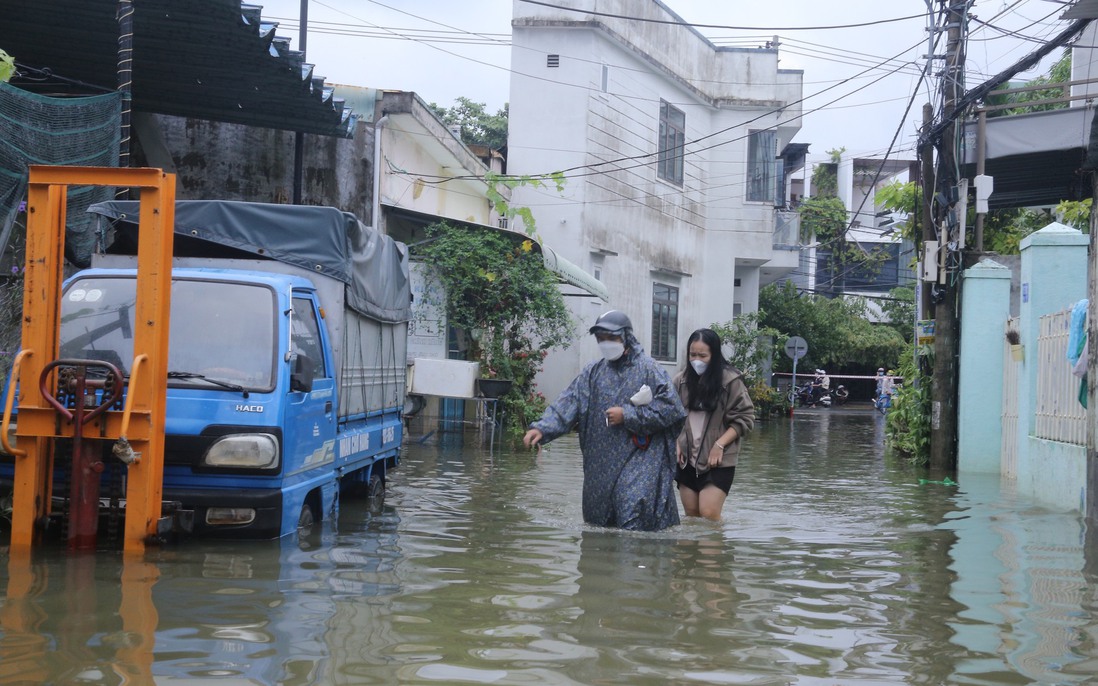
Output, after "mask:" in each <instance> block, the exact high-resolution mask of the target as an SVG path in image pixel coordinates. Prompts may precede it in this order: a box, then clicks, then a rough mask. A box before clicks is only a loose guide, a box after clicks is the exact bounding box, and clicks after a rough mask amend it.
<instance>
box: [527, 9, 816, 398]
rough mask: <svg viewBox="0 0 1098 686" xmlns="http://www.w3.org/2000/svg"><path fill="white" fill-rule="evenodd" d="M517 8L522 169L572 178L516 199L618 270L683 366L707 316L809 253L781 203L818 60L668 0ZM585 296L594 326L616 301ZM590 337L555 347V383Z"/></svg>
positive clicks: (585, 258) (544, 236)
mask: <svg viewBox="0 0 1098 686" xmlns="http://www.w3.org/2000/svg"><path fill="white" fill-rule="evenodd" d="M563 6H567V7H569V8H573V9H564V8H563ZM513 12H514V14H513V20H512V49H511V70H512V73H511V100H510V125H509V126H510V133H509V138H508V173H510V174H513V175H537V174H542V173H546V172H552V171H558V170H563V171H564V172H565V173H566V176H567V181H566V183H565V187H564V190H563V192H559V193H558V192H557V190H556V189H555V188H554V187H552V184H549V187H546V188H534V187H530V186H520V187H519V188H516V189H515V192H514V195H513V198H512V200H513V202H514V204H516V205H520V206H526V207H530V208H531V209H532V210H533V214H534V217H535V219H536V222H537V226H536V230H537V233H538V235H539V236H540V239H541V240H542V242H543V243H544V244H545V245H547V246H551V248H552V249H553V250H555V251H557V252H558V253H559V254H561V255H562V256H564V257H565V258H567V259H568V260H570V261H571V262H574V263H575V264H577V265H578V266H580V267H581V268H583V269H584V270H585V271H587V272H589V273H591V274H593V275H595V276H596V277H597V278H599V279H601V280H602V281H603V282H604V283H605V284H606V288H607V290H608V292H609V294H610V305H609V307H612V308H615V309H620V310H622V311H624V312H625V313H627V314H628V315H629V316H630V317H631V319H632V321H633V325H634V329H635V332H636V334H637V337H638V338H639V339H640V340H641V342H642V343H643V344H644V346H645V348H646V349H647V350H648V352H649V353H651V354H652V355H653V356H654V357H655V358H656V359H658V360H660V361H662V362H665V363H666V364H667V366H668V368H669V370H673V369H674V368H677V367H681V366H682V364H683V356H684V354H685V353H684V351H685V341H686V338H687V336H689V334H690V333H691V332H692V331H693V330H694V329H696V328H699V327H703V326H709V325H710V324H712V323H715V322H728V321H730V320H732V319H733V317H734V316H735V315H736V314H737V313H739V312H751V311H754V310H755V309H757V303H758V290H759V286H760V283H766V282H769V281H773V280H776V279H778V278H781V277H783V276H785V275H786V274H788V273H789V272H791V271H793V270H794V269H796V268H797V264H798V258H799V253H798V251H797V250H795V249H793V250H790V249H788V248H789V247H790V246H789V245H788V240H786V239H784V238H782V239H776V236H775V226H776V224H775V211H776V210H775V205H780V204H782V201H781V199H783V198H784V197H785V189H784V188H783V179H784V177H785V174H784V173H783V169H782V164H781V161H780V157H779V153H780V152H781V151H782V150H783V149H784V148H785V146H786V145H787V144H788V143H789V142H790V140H791V139H792V137H793V135H794V134H795V133H796V132H797V130H798V129H799V128H800V116H801V114H802V112H801V106H800V100H801V97H802V72H801V71H799V70H787V69H780V68H779V67H778V57H779V55H778V50H777V49H776V48H772V47H769V46H760V47H759V48H755V49H743V48H723V47H716V46H715V45H713V43H711V42H710V41H709V40H707V39H706V38H705V37H704V36H703V35H702V34H701V33H699V32H698V31H697V30H696V29H694V28H692V27H690V26H687V25H685V23H684V21H683V20H682V19H681V18H680V17H679V16H678V15H677V14H675V12H674V11H672V9H671V8H669V7H668V6H667V5H665V4H664V3H662V2H658V1H657V0H598V1H597V2H596V1H595V0H568V1H567V2H560V3H554V5H553V6H545V5H541V4H533V3H527V2H521V0H516V2H515V3H514V9H513ZM779 244H780V245H779ZM776 245H778V246H779V247H775V246H776ZM570 304H571V306H572V309H573V311H574V313H575V316H576V319H577V322H578V323H579V324H580V328H579V331H580V332H582V333H584V334H585V332H586V328H587V327H588V326H589V325H590V324H591V323H592V322H593V321H594V320H595V318H596V317H597V316H598V314H600V313H601V312H602V311H604V310H606V309H608V306H607V305H606V303H601V302H597V301H594V299H590V298H573V299H571V301H570ZM578 338H579V339H580V340H579V341H578V342H577V345H574V346H572V347H571V348H570V349H569V350H567V351H564V352H561V353H554V354H553V355H551V356H550V357H549V358H548V359H547V363H546V370H545V372H544V373H543V374H542V375H541V378H540V379H539V385H540V386H541V388H542V390H543V391H545V392H546V394H547V395H548V396H549V397H550V398H553V397H555V395H556V394H557V393H559V391H560V390H562V389H563V388H564V386H565V385H566V384H567V383H568V381H569V380H570V379H571V378H572V376H573V375H574V374H575V372H576V371H578V369H579V368H580V367H581V366H582V365H583V364H584V363H585V362H587V361H588V360H591V359H593V358H594V357H595V356H596V355H597V348H596V346H595V345H594V343H593V341H592V340H591V337H589V336H586V335H581V336H579V337H578Z"/></svg>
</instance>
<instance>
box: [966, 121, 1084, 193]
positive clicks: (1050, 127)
mask: <svg viewBox="0 0 1098 686" xmlns="http://www.w3.org/2000/svg"><path fill="white" fill-rule="evenodd" d="M1093 117H1094V110H1093V109H1091V108H1090V107H1069V108H1064V109H1059V110H1049V111H1046V112H1031V113H1029V114H1017V115H1012V116H1006V117H991V118H989V119H988V120H987V136H986V143H985V146H984V150H985V155H986V157H985V171H984V173H985V174H987V175H989V176H992V177H994V179H995V190H994V191H993V192H992V193H991V198H990V199H989V201H988V206H989V207H990V208H991V209H993V210H996V209H1002V208H1009V207H1027V206H1032V205H1055V204H1056V203H1058V202H1060V201H1061V200H1082V199H1083V198H1088V197H1090V181H1088V180H1087V179H1086V178H1085V177H1084V176H1083V174H1082V173H1081V169H1082V166H1083V162H1084V160H1085V159H1086V149H1087V142H1088V141H1089V139H1090V125H1091V120H1092V119H1093ZM964 143H965V145H964V152H965V155H964V159H963V160H962V161H961V164H962V166H961V175H962V176H965V177H967V178H969V179H971V178H973V176H975V174H976V152H977V151H976V122H975V121H966V122H965V123H964Z"/></svg>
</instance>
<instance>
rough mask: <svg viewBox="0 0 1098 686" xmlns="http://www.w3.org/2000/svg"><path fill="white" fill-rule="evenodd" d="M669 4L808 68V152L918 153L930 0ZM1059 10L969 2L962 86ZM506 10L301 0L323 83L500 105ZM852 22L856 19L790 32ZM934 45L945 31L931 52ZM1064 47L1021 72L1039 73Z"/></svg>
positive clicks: (1050, 0) (717, 37) (721, 33)
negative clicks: (776, 45) (775, 44)
mask: <svg viewBox="0 0 1098 686" xmlns="http://www.w3.org/2000/svg"><path fill="white" fill-rule="evenodd" d="M258 1H259V2H260V3H261V4H262V5H263V15H264V17H265V18H266V19H275V20H278V21H280V24H281V26H280V30H279V32H278V33H279V34H280V35H285V36H288V37H292V38H293V42H292V46H293V47H295V48H296V47H298V45H299V43H298V40H297V36H298V23H297V17H298V16H299V11H300V5H301V3H300V0H266V1H264V0H258ZM636 1H637V2H641V1H643V0H636ZM664 4H665V5H667V6H668V7H670V8H671V9H672V10H673V11H675V12H676V13H678V14H679V16H681V17H682V18H683V19H684V20H686V21H687V22H690V23H693V24H710V25H719V26H729V27H731V26H736V27H749V28H745V29H742V30H740V29H732V28H710V27H698V30H699V31H700V32H701V33H703V34H704V35H705V36H707V37H708V38H709V39H710V40H712V41H713V42H714V43H715V44H717V45H735V46H741V47H755V46H758V45H761V44H762V43H764V42H765V41H767V40H770V39H772V37H773V36H774V35H777V36H778V37H779V42H780V44H781V47H780V52H779V56H780V66H781V67H782V68H786V69H802V70H804V95H805V97H806V98H807V99H806V101H805V103H804V111H805V117H804V121H803V123H802V128H801V131H800V132H799V133H798V134H797V136H796V137H795V138H794V141H796V142H802V143H809V144H810V145H811V147H810V150H809V160H810V161H819V160H822V159H824V158H826V156H827V155H826V152H827V151H828V150H830V149H837V148H841V147H842V148H846V153H845V156H848V157H849V156H857V157H870V156H873V157H879V156H882V155H883V154H884V152H885V151H886V150H887V149H888V147H889V144H890V142H891V140H892V138H893V135H894V134H895V133H896V131H897V130H899V131H900V137H899V139H898V142H897V147H896V148H895V150H894V152H893V153H892V155H891V157H893V158H897V157H899V158H907V159H913V158H914V152H913V142H914V139H915V126H916V122H917V121H918V119H919V118H921V108H922V105H923V103H925V102H928V101H929V99H930V97H931V89H932V88H936V82H935V83H934V84H930V85H929V86H928V85H927V84H926V83H923V84H922V85H921V86H920V85H919V83H920V78H919V77H920V72H921V70H922V69H924V67H925V64H926V60H925V57H924V56H925V55H926V54H927V30H926V18H925V14H926V11H927V7H926V2H925V0H889V2H881V1H880V0H846V1H845V2H835V1H833V0H831V1H828V0H773V1H770V2H766V1H764V2H749V1H748V0H664ZM933 4H934V6H935V8H936V7H937V6H938V2H937V0H934V2H933ZM1063 8H1064V4H1063V2H1057V1H1055V0H977V2H975V5H974V7H973V10H972V13H973V14H974V15H975V17H976V19H978V20H980V21H982V22H986V23H987V24H991V25H992V26H993V27H995V28H992V27H989V26H986V25H983V24H981V23H979V21H973V22H971V26H972V31H971V34H970V42H969V49H968V64H967V84H966V85H967V87H968V88H971V87H973V86H975V85H978V84H979V83H981V82H982V81H984V80H985V79H986V78H987V77H988V76H989V75H993V74H997V73H999V72H1000V71H1002V70H1004V69H1006V68H1007V67H1009V66H1010V65H1011V64H1013V63H1014V62H1016V61H1017V60H1018V59H1020V58H1021V57H1023V56H1024V55H1026V54H1027V53H1029V52H1031V51H1032V50H1034V49H1036V48H1037V47H1039V45H1040V44H1041V43H1042V42H1045V41H1046V40H1047V39H1048V38H1049V37H1050V36H1053V35H1055V34H1057V33H1058V32H1059V31H1061V30H1062V29H1063V28H1064V27H1065V26H1066V25H1067V23H1066V22H1063V21H1060V20H1059V19H1058V17H1059V16H1060V14H1062V12H1063ZM511 11H512V1H511V0H378V1H375V0H323V1H321V0H310V2H309V26H310V31H309V36H308V42H307V45H306V48H307V53H308V61H310V62H312V63H314V64H315V65H316V73H317V74H318V75H321V76H324V77H326V78H327V80H328V82H329V83H340V84H349V85H356V86H368V87H375V88H392V89H398V90H405V91H415V92H416V93H418V94H419V95H420V97H422V98H423V99H424V100H426V101H427V102H435V103H438V104H440V105H443V106H449V105H451V104H453V102H454V100H455V99H456V98H457V97H459V96H465V97H468V98H470V99H472V100H474V101H476V102H482V103H485V104H486V105H487V106H488V109H489V110H490V111H491V112H495V111H496V110H498V109H500V108H502V107H503V105H504V103H506V102H507V101H508V86H509V80H510V79H509V72H508V68H509V66H510V50H511V47H510V26H511ZM904 17H911V18H908V19H903V18H904ZM890 20H891V21H890ZM850 24H861V26H852V27H849V28H813V29H807V30H799V29H801V28H802V27H835V26H840V25H850ZM1011 34H1013V35H1011ZM943 49H944V39H943V42H942V45H941V46H940V47H939V49H938V53H941V52H943ZM1060 54H1061V52H1060V51H1059V50H1057V51H1055V52H1054V53H1053V54H1052V56H1051V57H1049V58H1046V59H1045V60H1044V62H1043V63H1042V64H1041V66H1040V67H1039V68H1037V69H1035V70H1033V71H1030V72H1027V73H1024V74H1020V75H1019V76H1018V77H1017V78H1018V79H1019V80H1024V79H1030V78H1034V77H1036V76H1040V75H1042V74H1044V73H1045V72H1047V69H1048V66H1049V65H1050V64H1051V62H1052V61H1054V58H1056V57H1058V56H1059V55H1060ZM890 58H891V60H892V61H887V62H886V60H889V59H890ZM882 63H884V66H880V65H881V64H882ZM938 64H939V65H940V62H939V63H938ZM867 70H868V71H867ZM848 79H849V81H847V80H848ZM844 81H845V82H844ZM917 87H918V88H919V95H918V96H917V97H916V98H915V101H914V104H913V106H912V108H911V113H910V114H909V116H908V119H907V121H904V119H903V115H904V110H905V108H906V107H907V105H908V101H909V99H910V98H911V96H912V93H913V91H914V90H915V89H916V88H917ZM816 108H821V109H816Z"/></svg>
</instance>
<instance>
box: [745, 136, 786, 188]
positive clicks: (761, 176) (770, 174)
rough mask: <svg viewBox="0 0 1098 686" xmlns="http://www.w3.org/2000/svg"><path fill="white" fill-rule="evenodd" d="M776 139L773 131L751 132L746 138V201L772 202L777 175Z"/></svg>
mask: <svg viewBox="0 0 1098 686" xmlns="http://www.w3.org/2000/svg"><path fill="white" fill-rule="evenodd" d="M777 153H778V137H777V134H776V132H775V131H773V130H771V131H751V132H749V133H748V136H747V200H748V201H749V202H773V201H774V189H775V184H776V181H775V177H776V175H777Z"/></svg>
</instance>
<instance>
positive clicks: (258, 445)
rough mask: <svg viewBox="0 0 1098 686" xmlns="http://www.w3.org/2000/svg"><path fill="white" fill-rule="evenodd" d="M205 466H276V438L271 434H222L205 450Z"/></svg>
mask: <svg viewBox="0 0 1098 686" xmlns="http://www.w3.org/2000/svg"><path fill="white" fill-rule="evenodd" d="M202 463H203V464H204V465H206V466H207V467H237V468H245V469H272V468H274V467H277V466H278V440H277V439H276V438H275V437H274V436H272V435H271V434H236V435H232V436H224V437H222V438H220V439H218V440H217V442H215V443H214V444H213V445H211V446H210V449H209V450H207V451H206V455H205V457H203V458H202Z"/></svg>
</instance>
